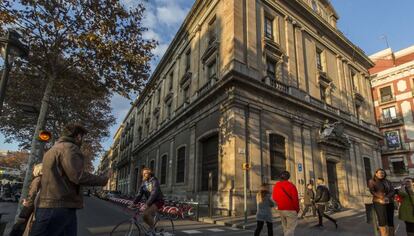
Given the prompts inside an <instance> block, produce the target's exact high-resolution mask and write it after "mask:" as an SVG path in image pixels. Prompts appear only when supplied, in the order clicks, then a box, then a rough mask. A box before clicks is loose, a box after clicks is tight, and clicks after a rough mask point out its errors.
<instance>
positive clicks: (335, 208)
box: [325, 198, 342, 213]
mask: <svg viewBox="0 0 414 236" xmlns="http://www.w3.org/2000/svg"><path fill="white" fill-rule="evenodd" d="M341 210H342V205H341V203H340V202H339V201H338V200H336V199H334V198H331V200H329V202H328V204H327V205H326V211H325V212H327V213H334V212H339V211H341Z"/></svg>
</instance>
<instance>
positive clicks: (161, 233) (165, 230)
mask: <svg viewBox="0 0 414 236" xmlns="http://www.w3.org/2000/svg"><path fill="white" fill-rule="evenodd" d="M142 204H144V203H139V204H137V205H135V206H134V207H133V208H130V209H132V210H134V209H135V210H136V211H135V212H134V215H133V216H132V217H131V218H129V219H127V220H124V221H121V222H120V223H118V224H117V225H116V226H115V227H114V228H113V229H112V231H111V233H110V236H141V235H143V236H144V235H151V233H155V235H156V236H170V235H174V231H175V228H174V222H173V219H171V218H170V217H169V216H168V215H164V214H163V212H162V211H161V210H158V212H157V213H156V214H155V216H154V231H151V229H150V227H149V226H148V225H147V224H146V223H144V221H143V218H142V211H141V207H142ZM152 235H154V234H152ZM155 235H154V236H155Z"/></svg>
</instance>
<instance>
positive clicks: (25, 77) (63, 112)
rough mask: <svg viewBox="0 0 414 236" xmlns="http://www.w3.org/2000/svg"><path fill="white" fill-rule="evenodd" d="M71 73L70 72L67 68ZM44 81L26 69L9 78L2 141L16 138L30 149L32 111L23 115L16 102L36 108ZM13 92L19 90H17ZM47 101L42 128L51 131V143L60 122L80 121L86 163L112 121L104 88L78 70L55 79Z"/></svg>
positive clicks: (0, 122)
mask: <svg viewBox="0 0 414 236" xmlns="http://www.w3.org/2000/svg"><path fill="white" fill-rule="evenodd" d="M69 72H71V71H69ZM45 83H46V80H45V79H44V78H37V76H35V75H31V74H30V73H29V72H27V73H24V74H22V75H17V76H16V78H13V77H12V79H11V83H10V84H9V87H8V92H9V93H8V94H9V96H8V101H7V106H6V107H5V113H6V114H8V115H7V116H4V117H0V131H1V132H2V133H4V134H5V136H6V137H7V138H6V141H17V142H18V143H20V147H21V148H23V149H28V148H30V141H31V136H30V135H29V134H32V133H33V132H34V128H35V126H36V120H35V115H34V114H27V113H25V112H24V111H23V110H22V109H21V106H20V104H31V105H32V106H34V107H40V104H41V99H40V98H41V97H42V93H43V90H44V87H45ZM13 91H19V92H18V93H16V92H13ZM52 93H53V94H54V96H53V97H51V98H50V102H49V115H48V117H47V120H46V125H45V130H48V131H51V132H52V134H53V138H52V141H51V142H50V143H49V144H53V143H54V140H55V138H56V137H59V135H60V133H61V128H62V127H63V125H64V124H66V123H69V122H71V121H77V122H80V123H82V124H83V125H85V126H86V127H87V129H88V130H90V132H89V134H88V136H87V139H86V140H85V144H84V146H83V151H84V153H85V154H86V153H88V155H86V156H87V157H88V158H87V159H88V161H87V165H88V166H91V162H92V161H93V160H94V158H95V156H96V155H97V154H98V153H100V152H101V151H102V148H101V145H100V142H101V141H102V139H103V138H105V137H107V136H108V135H109V130H108V128H109V127H110V126H111V125H112V124H113V123H114V121H115V118H114V117H113V115H112V114H111V108H110V105H109V103H110V99H109V98H110V96H109V95H110V94H109V92H108V90H107V89H106V88H105V87H103V86H101V85H100V84H96V83H94V81H93V80H89V79H87V78H82V76H81V75H80V74H79V73H75V72H73V73H66V74H65V75H64V76H63V77H62V79H61V80H59V81H57V83H56V84H55V86H54V88H53V91H52Z"/></svg>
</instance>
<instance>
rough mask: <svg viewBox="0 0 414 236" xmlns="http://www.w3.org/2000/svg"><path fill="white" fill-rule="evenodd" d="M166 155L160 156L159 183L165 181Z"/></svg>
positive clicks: (164, 182)
mask: <svg viewBox="0 0 414 236" xmlns="http://www.w3.org/2000/svg"><path fill="white" fill-rule="evenodd" d="M167 159H168V158H167V155H164V156H162V157H161V176H160V184H166V183H167Z"/></svg>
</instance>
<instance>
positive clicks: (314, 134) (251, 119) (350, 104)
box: [115, 0, 382, 215]
mask: <svg viewBox="0 0 414 236" xmlns="http://www.w3.org/2000/svg"><path fill="white" fill-rule="evenodd" d="M338 18H339V17H338V15H337V13H336V12H335V10H334V8H333V6H332V5H331V4H330V2H329V1H327V0H280V1H274V0H243V1H240V0H196V1H195V3H194V5H193V7H192V9H191V10H190V12H189V14H188V16H187V17H186V18H185V20H184V22H183V24H182V26H181V27H180V29H179V30H178V32H177V34H176V36H175V37H174V39H173V40H172V42H171V44H170V46H169V48H168V49H167V51H166V53H165V55H164V56H163V58H162V59H161V61H160V62H159V64H158V66H157V67H156V69H155V70H154V73H153V74H152V76H151V78H150V80H149V82H148V84H147V85H146V87H145V89H144V91H143V92H142V93H141V94H140V96H139V97H138V98H137V100H136V101H135V102H134V103H133V105H132V107H131V109H130V111H129V113H128V115H127V116H126V117H125V119H124V122H123V124H122V130H120V131H119V132H120V135H119V141H115V142H117V143H119V151H118V154H117V158H116V159H115V162H116V165H115V166H116V171H117V183H118V184H117V187H118V188H121V191H123V192H124V193H126V192H127V193H134V192H135V191H136V190H137V187H138V186H139V184H140V181H141V177H140V176H141V175H140V173H141V170H142V168H143V167H150V168H151V169H153V171H154V173H155V175H156V176H157V177H158V179H159V180H160V183H161V187H162V191H163V193H164V194H165V195H166V196H171V197H178V198H179V199H191V198H193V199H194V200H196V201H199V202H206V201H207V199H208V193H209V192H208V190H209V182H210V181H211V190H212V191H213V198H214V206H213V208H214V209H215V210H216V212H217V213H220V214H225V215H241V214H243V188H244V179H243V178H244V171H245V170H243V169H242V165H243V164H244V163H249V164H250V166H251V168H250V169H249V170H248V171H247V174H246V176H247V181H246V182H247V185H246V187H247V189H248V191H249V192H252V194H249V196H248V207H249V211H255V209H256V205H255V204H256V201H255V199H254V198H255V194H254V193H255V192H256V191H257V190H258V189H259V187H260V185H261V184H267V185H268V186H269V188H270V186H272V185H273V184H274V183H275V182H276V181H277V180H278V177H279V174H280V173H281V171H283V170H288V171H290V172H291V175H292V177H291V181H292V182H293V183H295V184H296V186H297V187H298V190H299V192H300V193H303V192H304V190H305V186H306V183H310V182H314V181H315V179H316V178H318V177H323V178H325V179H326V180H327V184H328V185H329V188H330V190H331V192H332V196H333V197H335V198H337V199H338V200H339V201H340V202H341V203H342V204H343V205H344V206H350V207H356V206H363V203H364V201H367V202H368V201H370V198H371V197H370V194H369V192H368V190H367V186H366V182H367V180H368V179H369V178H371V177H372V173H373V171H374V169H376V168H378V167H380V166H381V161H380V157H381V155H380V154H381V152H380V149H379V146H378V141H379V140H380V139H381V138H382V136H381V135H380V133H379V130H378V127H377V126H376V121H375V116H374V106H373V101H372V94H371V87H370V77H369V74H368V69H369V68H371V67H372V66H373V65H374V64H373V62H372V61H371V60H370V59H369V58H368V57H367V56H366V55H365V54H364V52H363V51H362V50H361V49H359V48H358V47H357V46H355V45H354V44H353V43H352V42H350V41H349V40H348V39H347V38H346V37H345V36H344V35H343V34H342V33H341V32H340V30H339V29H338V28H337V25H336V23H337V20H338ZM120 186H124V187H120Z"/></svg>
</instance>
